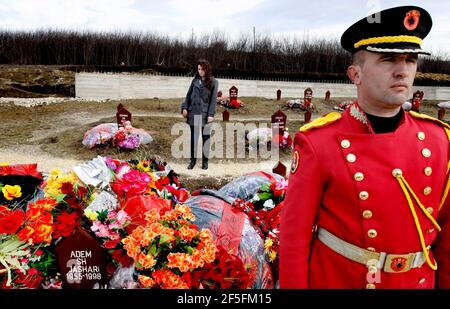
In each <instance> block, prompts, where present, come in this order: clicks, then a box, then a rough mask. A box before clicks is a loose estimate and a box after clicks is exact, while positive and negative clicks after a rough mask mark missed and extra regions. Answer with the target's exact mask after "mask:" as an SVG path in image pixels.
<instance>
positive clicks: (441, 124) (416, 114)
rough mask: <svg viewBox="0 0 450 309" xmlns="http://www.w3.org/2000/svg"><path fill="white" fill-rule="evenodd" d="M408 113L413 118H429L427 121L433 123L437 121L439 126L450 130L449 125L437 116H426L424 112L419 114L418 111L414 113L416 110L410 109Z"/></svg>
mask: <svg viewBox="0 0 450 309" xmlns="http://www.w3.org/2000/svg"><path fill="white" fill-rule="evenodd" d="M409 114H410V115H411V116H413V117H414V118H418V119H424V120H429V121H432V122H434V123H437V124H438V125H440V126H441V127H444V128H446V129H447V130H450V125H448V124H447V123H445V122H443V121H440V120H439V119H437V118H434V117H431V116H428V115H425V114H419V113H416V112H413V111H410V112H409Z"/></svg>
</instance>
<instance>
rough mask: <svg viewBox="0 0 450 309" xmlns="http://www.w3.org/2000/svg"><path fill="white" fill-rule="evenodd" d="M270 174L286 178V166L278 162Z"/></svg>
mask: <svg viewBox="0 0 450 309" xmlns="http://www.w3.org/2000/svg"><path fill="white" fill-rule="evenodd" d="M272 172H273V173H275V174H278V175H280V176H283V177H286V166H285V165H284V164H283V163H282V162H281V161H278V162H277V164H275V166H274V167H273V169H272Z"/></svg>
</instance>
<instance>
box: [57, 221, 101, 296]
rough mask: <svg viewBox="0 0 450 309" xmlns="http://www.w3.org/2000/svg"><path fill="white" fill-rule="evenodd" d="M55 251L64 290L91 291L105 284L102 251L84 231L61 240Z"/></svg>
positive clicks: (81, 230) (78, 231) (97, 243)
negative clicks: (95, 286)
mask: <svg viewBox="0 0 450 309" xmlns="http://www.w3.org/2000/svg"><path fill="white" fill-rule="evenodd" d="M55 251H56V260H57V262H58V266H59V270H60V272H61V275H62V279H63V285H64V288H69V289H91V288H92V287H93V286H94V285H95V284H96V283H99V284H104V283H106V266H105V252H104V249H103V248H102V247H101V246H100V243H99V242H97V240H95V239H94V238H93V237H92V236H91V235H89V234H88V233H87V232H86V231H85V230H84V229H82V228H79V229H78V230H76V231H75V232H74V233H73V234H72V235H70V236H68V237H66V238H65V239H63V240H61V242H60V243H59V244H58V245H57V246H56V249H55Z"/></svg>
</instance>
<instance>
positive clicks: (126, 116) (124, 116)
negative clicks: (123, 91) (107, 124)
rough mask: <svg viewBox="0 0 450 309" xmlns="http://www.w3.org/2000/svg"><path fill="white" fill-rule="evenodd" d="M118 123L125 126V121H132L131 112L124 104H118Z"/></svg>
mask: <svg viewBox="0 0 450 309" xmlns="http://www.w3.org/2000/svg"><path fill="white" fill-rule="evenodd" d="M116 119H117V125H118V126H119V128H120V127H123V123H124V122H125V121H129V122H131V113H130V112H129V111H128V110H127V109H126V108H125V107H124V106H123V105H122V104H119V105H117V113H116Z"/></svg>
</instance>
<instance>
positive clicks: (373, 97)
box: [354, 51, 417, 109]
mask: <svg viewBox="0 0 450 309" xmlns="http://www.w3.org/2000/svg"><path fill="white" fill-rule="evenodd" d="M361 53H363V54H362V55H361V56H362V60H363V61H362V62H361V63H359V64H357V65H356V66H357V70H358V71H359V74H358V77H357V78H356V80H354V82H355V84H356V85H358V95H359V99H360V100H361V101H364V103H365V104H368V105H373V106H376V107H377V108H388V109H389V108H394V107H398V106H401V105H402V104H403V103H404V102H405V101H406V100H408V98H410V95H411V90H412V85H413V82H414V77H415V75H416V70H417V55H415V54H394V53H386V54H383V53H372V52H368V51H362V52H361Z"/></svg>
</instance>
